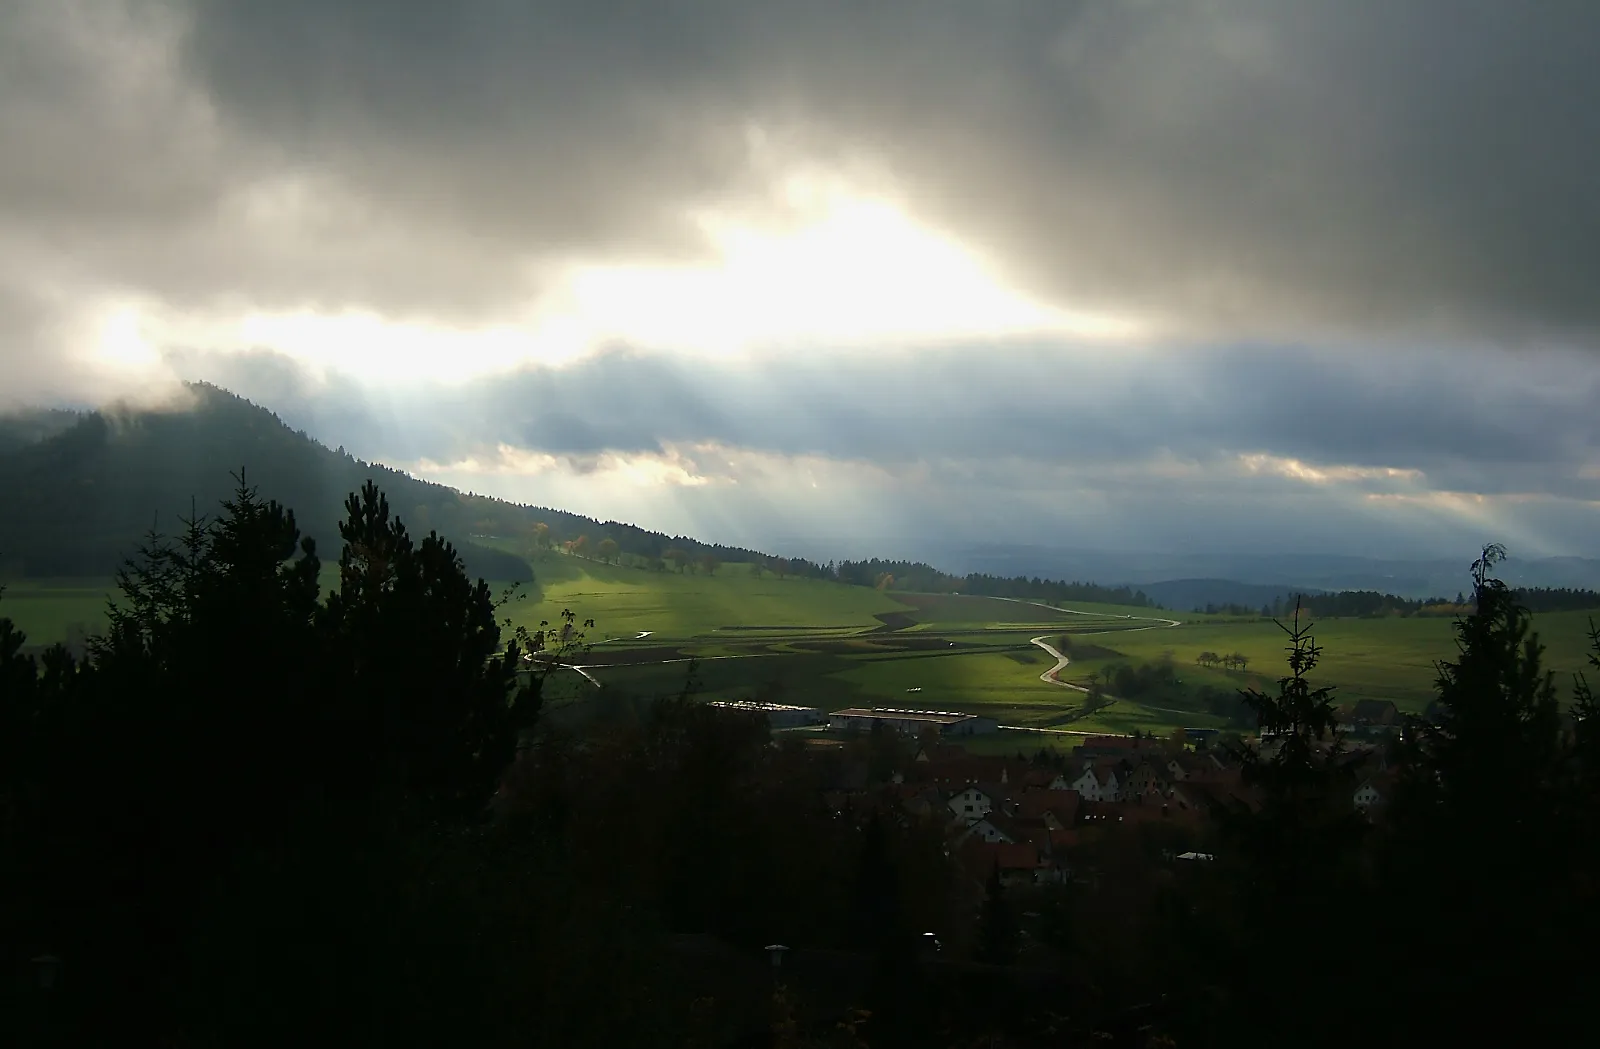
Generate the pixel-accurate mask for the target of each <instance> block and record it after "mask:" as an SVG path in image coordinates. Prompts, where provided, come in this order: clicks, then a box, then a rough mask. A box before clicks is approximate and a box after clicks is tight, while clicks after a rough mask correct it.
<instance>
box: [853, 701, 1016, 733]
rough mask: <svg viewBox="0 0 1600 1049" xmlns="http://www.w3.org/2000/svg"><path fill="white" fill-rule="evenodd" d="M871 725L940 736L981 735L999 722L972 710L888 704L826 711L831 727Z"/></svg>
mask: <svg viewBox="0 0 1600 1049" xmlns="http://www.w3.org/2000/svg"><path fill="white" fill-rule="evenodd" d="M873 725H882V726H883V727H884V728H889V729H894V730H895V731H896V732H904V733H906V734H907V735H913V736H920V735H921V734H922V733H924V732H926V731H927V730H929V729H930V728H931V729H933V730H934V731H935V732H937V733H938V734H939V735H941V736H981V735H986V734H987V733H990V732H998V731H999V730H1000V723H999V722H998V721H996V720H995V719H994V718H985V717H979V716H977V715H976V714H958V713H952V712H951V711H947V710H896V709H894V708H892V707H873V708H872V709H870V710H868V709H865V708H862V707H851V708H849V709H847V710H835V711H834V712H833V713H832V714H829V715H828V726H829V727H830V728H833V729H838V730H844V729H857V730H860V731H867V730H870V729H871V728H872V726H873Z"/></svg>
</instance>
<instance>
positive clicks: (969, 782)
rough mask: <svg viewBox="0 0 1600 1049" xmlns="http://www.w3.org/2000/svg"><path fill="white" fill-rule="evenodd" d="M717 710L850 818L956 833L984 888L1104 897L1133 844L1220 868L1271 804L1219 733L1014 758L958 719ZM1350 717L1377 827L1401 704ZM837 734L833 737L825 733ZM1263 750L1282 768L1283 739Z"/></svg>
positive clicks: (1343, 718) (977, 722)
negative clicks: (807, 765)
mask: <svg viewBox="0 0 1600 1049" xmlns="http://www.w3.org/2000/svg"><path fill="white" fill-rule="evenodd" d="M716 705H717V706H721V707H724V708H727V709H730V710H738V711H741V712H745V713H762V714H765V715H767V717H768V718H769V722H770V724H771V725H772V727H773V735H774V738H775V740H778V741H783V740H789V741H792V742H798V743H799V744H800V745H803V746H804V747H805V748H806V749H807V750H808V751H809V752H811V753H813V754H814V755H815V757H816V759H817V760H819V761H822V762H825V763H826V764H827V765H828V767H829V771H830V775H829V778H828V783H829V789H828V790H827V791H826V793H825V795H824V800H825V801H826V803H827V805H828V807H829V808H830V809H831V810H832V811H833V812H834V814H835V815H836V816H837V817H839V818H841V819H854V820H865V819H867V818H870V817H873V816H876V817H878V818H892V819H895V820H896V821H898V822H900V823H901V824H902V825H905V824H909V823H910V822H911V821H921V822H922V823H925V824H933V825H935V826H938V827H940V828H942V830H943V832H944V834H945V837H946V841H947V845H948V850H949V854H950V855H951V856H953V857H955V858H956V859H957V860H958V862H959V863H960V864H961V866H962V868H963V870H964V871H965V872H966V873H967V874H968V875H970V878H971V881H972V883H973V884H974V885H982V884H984V883H986V882H987V880H988V879H989V878H990V877H991V875H993V874H995V873H996V872H998V876H999V879H1000V881H1001V883H1002V884H1003V885H1004V886H1006V887H1007V888H1022V887H1026V886H1043V885H1050V884H1065V883H1069V882H1081V883H1085V884H1095V883H1097V881H1098V879H1099V877H1100V874H1101V871H1100V870H1099V869H1098V867H1099V865H1098V864H1097V863H1096V856H1097V854H1100V853H1103V852H1104V851H1106V849H1107V848H1108V847H1110V848H1115V847H1118V846H1123V845H1129V844H1132V845H1134V846H1135V847H1136V848H1137V850H1138V851H1139V853H1140V854H1142V855H1144V856H1146V858H1147V859H1148V860H1149V861H1150V862H1152V863H1158V864H1165V865H1182V864H1190V863H1196V862H1207V861H1210V860H1211V859H1212V858H1213V857H1214V856H1215V853H1216V845H1215V838H1216V830H1217V827H1216V819H1215V816H1216V813H1217V812H1218V811H1219V809H1224V808H1227V807H1230V806H1245V807H1248V808H1255V807H1257V806H1258V804H1259V799H1258V796H1257V792H1256V791H1255V790H1254V789H1252V788H1251V787H1250V786H1249V785H1247V784H1246V783H1245V781H1244V777H1243V769H1242V766H1241V763H1240V761H1239V759H1238V758H1237V756H1236V753H1237V751H1236V749H1235V748H1236V746H1237V742H1236V741H1233V740H1218V739H1217V738H1216V737H1215V736H1214V735H1213V734H1210V733H1200V732H1195V733H1188V732H1185V731H1184V730H1181V729H1180V730H1177V731H1176V732H1174V733H1173V734H1172V735H1171V736H1169V737H1167V738H1155V737H1151V736H1113V735H1083V736H1073V737H1062V736H1057V737H1054V738H1055V739H1056V740H1060V739H1062V738H1070V739H1073V740H1074V741H1075V742H1074V745H1073V746H1072V747H1071V749H1070V752H1068V753H1063V752H1062V750H1060V749H1046V748H1040V749H1038V750H1037V751H1036V752H1035V753H1034V754H1033V755H1031V756H1029V755H1028V754H1026V753H1025V752H1021V751H1019V752H1018V753H1016V754H1013V755H1009V756H1003V755H993V754H980V753H975V752H973V751H972V750H970V749H968V747H966V746H963V745H962V743H961V742H960V740H963V739H969V738H971V737H975V736H988V735H990V734H991V733H992V732H993V731H994V729H993V728H992V727H991V726H992V721H991V719H985V718H979V717H975V716H973V715H968V714H961V713H958V712H945V711H917V710H901V709H892V708H874V709H871V710H864V709H858V708H851V709H847V710H841V711H836V712H833V713H831V714H828V715H825V716H820V715H819V714H818V712H817V711H815V710H812V709H811V708H798V707H788V706H783V705H780V704H759V703H750V702H744V703H729V704H716ZM1339 715H1340V727H1341V733H1342V736H1343V739H1342V741H1341V748H1342V749H1341V751H1340V755H1339V761H1340V763H1341V764H1343V765H1344V767H1345V768H1346V769H1348V770H1349V773H1350V776H1349V782H1350V785H1351V789H1350V798H1349V804H1350V805H1351V807H1352V809H1354V810H1356V811H1359V812H1362V813H1364V814H1366V815H1367V816H1368V818H1376V817H1377V816H1378V814H1379V813H1380V812H1381V810H1382V807H1383V805H1384V804H1385V802H1386V801H1387V800H1388V797H1389V795H1390V791H1391V787H1392V784H1393V781H1394V778H1395V775H1396V769H1395V768H1394V767H1393V764H1392V762H1391V760H1390V757H1389V747H1388V746H1387V744H1388V742H1389V741H1391V740H1392V739H1393V738H1394V735H1395V732H1396V731H1397V729H1398V723H1399V714H1398V712H1397V711H1396V710H1395V707H1394V704H1392V703H1387V702H1382V701H1362V702H1360V703H1357V704H1354V705H1351V706H1348V707H1343V708H1340V710H1339ZM985 722H989V724H984V723H985ZM823 726H827V728H828V729H829V731H827V732H826V733H824V732H819V731H815V730H817V729H821V728H822V727H823ZM1257 746H1258V748H1259V751H1260V753H1261V754H1262V755H1263V756H1264V757H1269V758H1270V756H1271V755H1272V753H1273V743H1272V741H1271V740H1270V739H1269V740H1266V741H1259V742H1258V743H1257ZM875 773H876V774H875Z"/></svg>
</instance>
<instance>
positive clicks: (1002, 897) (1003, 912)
mask: <svg viewBox="0 0 1600 1049" xmlns="http://www.w3.org/2000/svg"><path fill="white" fill-rule="evenodd" d="M1019 939H1020V933H1019V930H1018V928H1017V918H1016V915H1015V914H1014V913H1012V908H1011V901H1010V900H1009V899H1007V898H1006V889H1005V885H1004V884H1003V883H1002V882H1001V881H1000V864H999V862H998V861H996V863H995V865H994V869H993V870H991V871H990V872H989V880H988V882H986V883H985V885H984V892H983V909H982V911H981V912H980V915H979V918H978V950H977V957H978V961H980V962H983V963H985V964H987V965H1010V964H1011V963H1012V962H1014V961H1016V960H1017V949H1018V946H1019Z"/></svg>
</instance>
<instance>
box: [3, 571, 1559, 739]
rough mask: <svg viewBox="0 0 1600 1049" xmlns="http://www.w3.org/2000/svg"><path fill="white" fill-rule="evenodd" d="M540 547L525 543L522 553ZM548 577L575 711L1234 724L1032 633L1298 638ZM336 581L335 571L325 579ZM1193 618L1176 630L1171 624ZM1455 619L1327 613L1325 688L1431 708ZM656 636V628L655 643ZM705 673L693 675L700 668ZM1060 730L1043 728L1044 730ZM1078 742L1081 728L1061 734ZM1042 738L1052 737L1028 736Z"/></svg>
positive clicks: (1273, 647)
mask: <svg viewBox="0 0 1600 1049" xmlns="http://www.w3.org/2000/svg"><path fill="white" fill-rule="evenodd" d="M522 553H524V555H526V553H527V552H526V551H522ZM530 562H531V563H532V565H533V568H534V572H535V575H536V577H537V583H536V584H534V585H531V586H523V587H520V588H517V589H516V590H515V591H513V590H511V588H508V587H506V586H505V585H503V584H491V585H492V586H493V588H494V590H495V592H496V594H497V595H509V599H508V600H506V601H505V603H504V604H503V605H502V606H501V610H500V611H501V616H502V618H504V619H507V620H509V621H510V622H511V623H512V624H513V625H521V626H526V627H528V628H529V629H537V627H538V626H539V624H540V623H541V622H559V619H560V615H561V613H562V611H563V610H565V609H570V610H572V611H573V612H574V613H576V614H577V616H578V617H579V619H580V620H583V619H593V620H594V621H595V626H594V628H593V629H592V630H591V631H589V633H588V637H587V638H586V640H587V642H588V643H589V644H588V647H587V650H586V651H583V652H580V653H579V654H577V655H576V656H575V657H574V658H573V660H572V662H574V663H576V664H578V665H581V666H583V667H584V671H585V673H584V674H583V675H580V674H578V673H576V672H573V671H565V670H563V671H558V672H556V674H555V675H554V676H553V677H552V679H551V681H550V699H551V701H552V703H553V704H555V705H557V706H560V705H564V704H570V703H582V702H584V701H586V700H591V699H594V698H596V697H598V696H600V695H602V694H604V695H606V696H612V697H615V696H624V695H631V696H637V697H641V698H645V699H649V698H654V697H658V696H662V695H668V694H674V693H677V692H679V691H682V690H683V689H684V688H685V687H686V684H688V685H690V686H692V688H693V690H694V691H695V693H696V694H698V695H701V696H704V697H706V698H721V699H762V700H768V701H775V702H787V703H796V704H801V705H808V706H818V707H823V708H827V709H838V708H840V707H844V706H851V705H878V706H901V707H911V708H916V709H924V710H929V709H932V710H962V711H972V712H982V713H985V714H988V715H991V716H994V717H996V718H998V719H999V720H1000V721H1001V723H1002V724H1010V725H1017V726H1024V727H1037V728H1052V729H1057V730H1067V731H1072V732H1081V731H1087V732H1130V731H1133V730H1134V729H1139V730H1141V731H1153V732H1165V731H1169V730H1170V729H1171V728H1173V727H1175V726H1178V725H1183V726H1191V727H1193V726H1202V727H1206V726H1219V725H1221V721H1220V720H1219V719H1218V718H1216V717H1214V716H1212V715H1210V714H1208V713H1203V712H1199V711H1192V710H1189V709H1186V707H1187V704H1185V703H1182V702H1179V701H1169V702H1176V703H1177V704H1178V705H1177V706H1176V707H1163V706H1160V705H1155V704H1153V703H1139V702H1132V701H1129V700H1126V699H1115V698H1114V697H1107V698H1106V700H1104V701H1103V702H1102V704H1100V705H1097V706H1096V707H1094V708H1093V709H1089V708H1088V707H1086V697H1085V695H1084V693H1083V692H1081V691H1077V690H1074V689H1069V688H1064V687H1062V686H1061V685H1058V684H1053V683H1050V682H1047V681H1042V680H1040V675H1041V674H1043V673H1045V672H1046V671H1048V670H1050V669H1051V667H1052V666H1054V663H1055V661H1054V659H1052V658H1051V657H1050V656H1048V655H1047V654H1046V653H1045V652H1044V651H1042V650H1041V649H1040V648H1039V647H1037V646H1035V645H1033V644H1031V643H1030V641H1031V639H1032V638H1035V637H1040V636H1043V637H1044V639H1045V641H1046V642H1047V643H1049V644H1052V645H1057V644H1060V643H1061V641H1060V639H1061V638H1062V636H1063V635H1066V636H1067V637H1068V638H1069V639H1070V640H1069V644H1070V645H1071V648H1070V650H1069V655H1072V656H1073V661H1072V662H1071V663H1070V664H1069V665H1068V666H1067V667H1066V668H1065V669H1063V670H1062V671H1061V673H1060V676H1061V679H1062V680H1063V681H1066V682H1070V683H1074V684H1078V685H1083V686H1087V685H1088V684H1089V683H1090V682H1091V675H1094V676H1096V677H1098V676H1099V675H1102V674H1105V673H1106V672H1107V671H1108V670H1110V669H1112V668H1114V667H1116V666H1117V665H1119V664H1130V665H1135V666H1137V665H1139V664H1142V663H1150V662H1156V661H1159V660H1162V659H1164V658H1170V659H1171V660H1172V661H1173V662H1174V664H1175V665H1176V667H1177V674H1178V677H1179V679H1180V682H1181V684H1182V686H1184V687H1185V688H1197V687H1199V686H1203V685H1211V686H1213V687H1215V688H1218V689H1222V690H1228V691H1231V690H1234V689H1238V688H1243V687H1251V686H1254V687H1260V688H1268V689H1270V688H1272V687H1274V682H1275V680H1276V678H1277V677H1278V676H1280V674H1281V673H1282V672H1283V666H1284V656H1285V653H1284V644H1285V636H1284V634H1283V632H1282V631H1281V630H1280V629H1279V628H1278V627H1277V626H1276V625H1275V624H1273V623H1271V622H1265V621H1260V620H1255V619H1222V618H1218V617H1198V616H1192V615H1185V614H1182V613H1174V612H1160V611H1155V610H1150V609H1138V608H1121V607H1116V606H1108V605H1107V606H1100V605H1078V606H1076V607H1075V608H1074V609H1071V610H1063V609H1056V608H1052V607H1048V606H1045V605H1039V604H1034V603H1030V602H1024V601H1010V600H1005V599H1001V598H988V597H972V596H966V595H956V594H907V593H898V592H887V593H886V592H881V591H876V590H869V589H866V588H863V587H852V586H845V585H841V584H838V583H830V582H823V581H819V580H812V579H799V578H794V577H788V578H783V579H779V578H777V577H775V576H773V575H770V574H761V575H756V574H754V573H753V572H752V571H751V569H750V566H748V565H743V564H728V565H723V566H721V567H719V568H718V569H717V570H716V572H715V573H714V574H712V575H707V574H704V573H694V572H682V573H680V572H677V571H673V570H668V571H664V572H661V571H652V570H649V569H645V568H639V567H633V566H626V565H614V564H606V563H603V562H600V561H595V560H590V559H586V558H580V557H572V556H568V555H565V554H560V553H556V552H553V551H542V552H539V553H537V554H535V555H534V556H532V557H531V558H530ZM336 580H337V570H336V568H335V567H334V566H331V565H330V566H327V567H326V568H325V571H324V584H325V585H328V586H331V585H333V584H334V583H335V582H336ZM113 590H114V584H113V582H112V581H111V580H109V579H58V580H19V581H15V582H12V583H10V584H9V585H8V586H7V588H6V591H5V593H4V595H3V596H0V615H6V616H9V617H11V618H12V619H13V620H15V621H16V622H17V624H18V625H19V626H20V627H21V628H22V629H23V630H24V631H25V632H26V633H27V634H28V635H29V640H30V643H33V644H46V643H49V642H51V641H55V640H63V639H67V638H69V637H75V636H82V635H84V634H87V633H92V632H94V631H97V630H99V629H100V628H101V627H102V626H103V625H104V614H105V606H106V600H107V597H108V595H110V594H111V593H112V592H113ZM1169 619H1170V620H1174V621H1178V622H1179V625H1177V626H1170V625H1168V623H1167V622H1165V620H1169ZM1535 625H1536V628H1537V629H1538V631H1539V633H1540V637H1541V640H1542V641H1543V642H1544V643H1545V645H1546V646H1547V665H1548V666H1549V668H1550V669H1552V670H1554V671H1555V672H1556V675H1557V680H1558V682H1560V683H1561V684H1562V685H1563V687H1567V686H1568V685H1569V683H1570V680H1571V676H1572V674H1573V673H1574V672H1576V671H1578V670H1581V669H1582V668H1583V666H1584V664H1585V657H1586V655H1587V651H1588V638H1587V632H1588V615H1587V614H1585V613H1551V614H1546V615H1540V616H1538V617H1536V620H1535ZM1451 630H1452V622H1451V621H1450V620H1448V619H1432V618H1410V619H1399V618H1395V619H1329V620H1326V621H1324V622H1320V623H1317V624H1315V634H1316V638H1317V641H1318V642H1319V643H1320V644H1321V645H1322V647H1323V650H1324V651H1323V657H1322V662H1321V665H1320V666H1319V667H1318V668H1317V670H1316V677H1317V679H1318V681H1320V682H1326V683H1328V684H1332V685H1335V686H1337V688H1338V692H1337V693H1336V694H1337V695H1338V696H1339V698H1340V699H1341V700H1345V701H1350V700H1356V699H1368V698H1377V699H1391V700H1393V701H1395V703H1396V704H1397V705H1398V706H1400V707H1401V708H1402V709H1407V710H1420V709H1421V708H1422V707H1423V706H1424V705H1426V703H1427V702H1428V700H1429V699H1430V698H1431V696H1432V687H1433V681H1434V678H1435V676H1436V673H1437V672H1436V670H1435V663H1436V661H1438V660H1440V659H1445V658H1448V657H1449V656H1450V655H1451V654H1452V653H1453V651H1454V644H1453V638H1452V633H1451ZM640 635H644V636H643V637H641V636H640ZM1204 651H1213V652H1219V653H1224V654H1226V653H1231V652H1239V653H1242V654H1244V655H1246V656H1248V657H1249V660H1250V662H1249V665H1248V669H1247V671H1243V672H1241V671H1226V670H1222V669H1207V668H1203V667H1200V666H1198V665H1197V664H1196V663H1195V657H1196V656H1198V655H1199V654H1200V653H1201V652H1204ZM691 672H692V681H690V680H689V675H690V674H691ZM1030 738H1031V739H1034V740H1046V739H1047V737H1045V736H1043V735H1040V736H1036V737H1030ZM1056 738H1059V739H1070V737H1066V736H1063V737H1056ZM1028 745H1030V746H1033V745H1037V744H1036V743H1030V744H1028Z"/></svg>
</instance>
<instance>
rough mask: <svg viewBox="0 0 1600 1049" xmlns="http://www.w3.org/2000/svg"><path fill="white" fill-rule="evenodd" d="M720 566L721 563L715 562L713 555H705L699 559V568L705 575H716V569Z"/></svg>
mask: <svg viewBox="0 0 1600 1049" xmlns="http://www.w3.org/2000/svg"><path fill="white" fill-rule="evenodd" d="M721 566H722V562H721V561H718V560H717V558H716V555H715V554H706V555H705V556H703V557H701V558H700V567H701V569H703V570H704V571H705V573H706V575H716V574H717V569H718V568H720V567H721Z"/></svg>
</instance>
